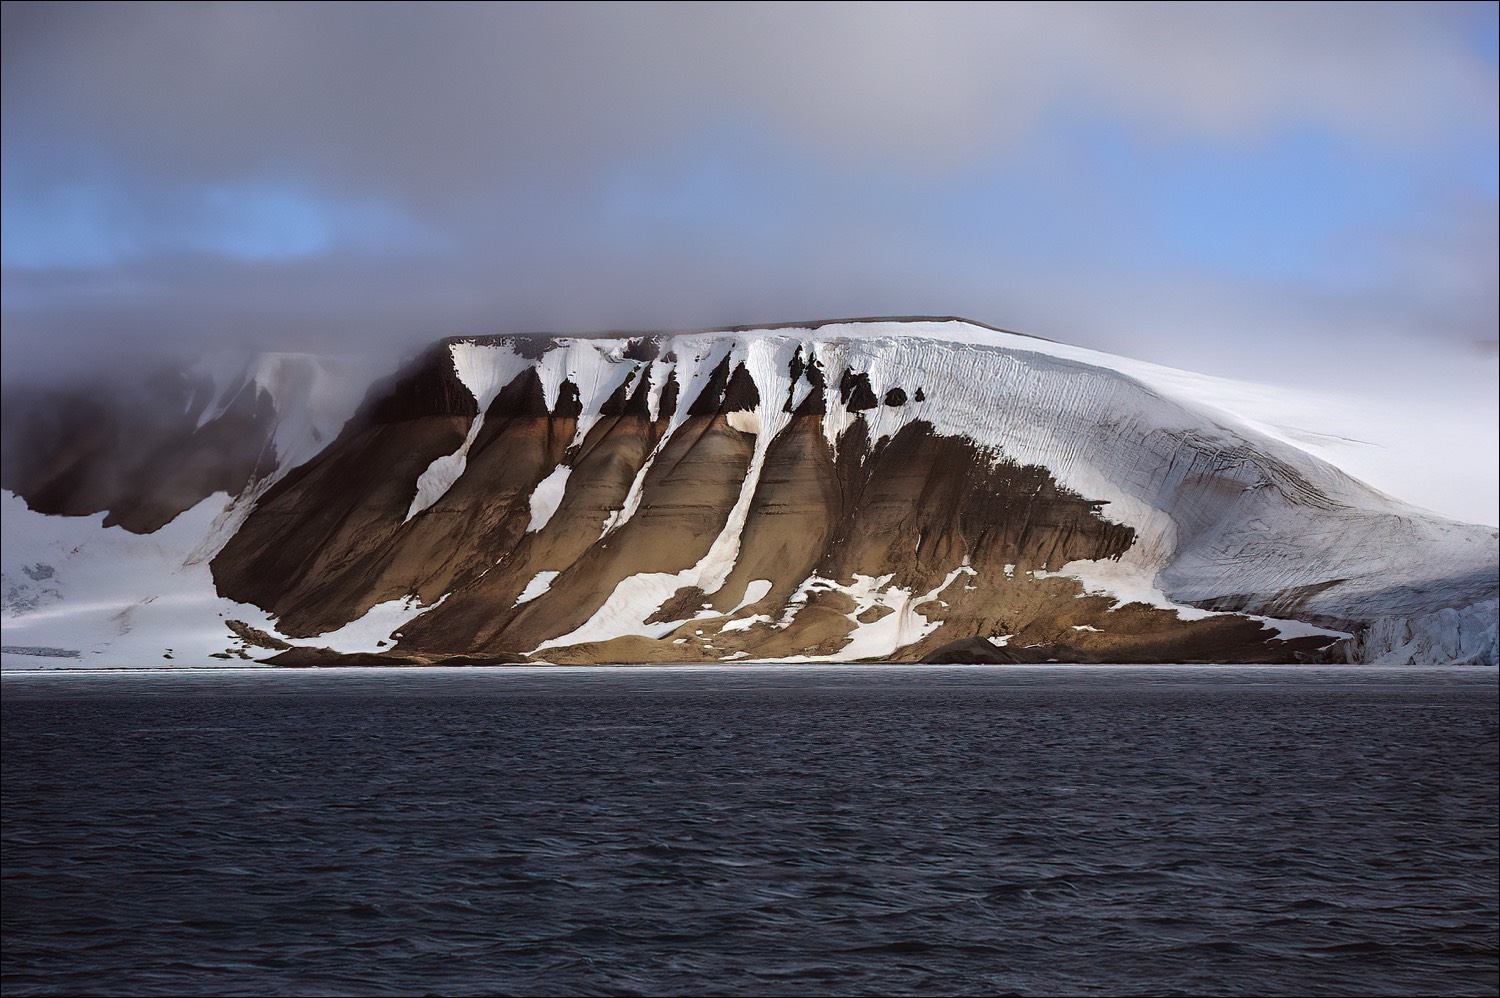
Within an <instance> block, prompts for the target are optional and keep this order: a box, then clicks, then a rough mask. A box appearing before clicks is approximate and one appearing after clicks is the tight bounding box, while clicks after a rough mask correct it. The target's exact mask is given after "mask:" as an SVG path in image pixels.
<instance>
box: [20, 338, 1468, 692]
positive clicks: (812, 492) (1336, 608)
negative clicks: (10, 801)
mask: <svg viewBox="0 0 1500 998" xmlns="http://www.w3.org/2000/svg"><path fill="white" fill-rule="evenodd" d="M1120 366H1121V365H1114V366H1112V365H1110V364H1109V363H1108V362H1107V359H1105V358H1102V355H1097V354H1089V353H1088V352H1087V351H1078V350H1072V349H1070V348H1067V347H1062V346H1060V345H1057V344H1051V343H1048V342H1046V341H1040V340H1035V339H1032V338H1027V337H1021V336H1016V335H1014V334H1004V333H1000V332H998V331H992V330H984V329H981V328H977V327H974V326H972V325H969V324H964V323H957V322H940V323H925V324H924V323H846V324H833V325H828V326H824V327H820V328H811V327H801V328H786V329H768V330H731V331H720V332H710V333H700V334H682V335H673V336H659V337H618V338H553V339H532V338H511V337H492V338H478V339H475V338H468V339H454V340H449V341H445V342H443V343H441V344H438V345H436V346H435V347H434V348H432V349H431V350H429V351H427V352H426V353H424V354H423V355H421V356H420V357H418V358H417V359H416V360H414V361H413V362H412V363H411V364H410V365H408V366H407V368H406V369H404V370H403V371H401V372H400V373H398V374H397V375H396V376H394V377H393V378H391V379H388V380H387V381H385V382H382V383H380V384H377V385H376V386H375V387H373V388H372V389H370V391H369V393H368V394H367V396H366V398H365V401H364V402H363V404H362V405H361V406H360V408H359V409H358V411H357V412H355V414H354V415H353V417H352V418H350V419H349V420H348V421H347V423H345V424H344V425H343V428H342V431H341V432H340V433H339V434H338V435H337V437H336V438H335V439H331V441H328V442H325V443H320V444H319V446H318V447H316V448H307V450H308V452H309V453H311V456H310V458H309V459H307V460H306V461H305V462H303V463H295V466H293V464H294V462H292V461H290V460H278V459H277V458H276V456H275V455H274V454H272V456H271V457H270V458H268V459H267V458H265V457H264V455H265V454H266V453H267V447H268V446H271V447H274V438H275V432H276V429H275V428H276V427H278V426H280V425H281V423H280V422H278V420H284V419H285V418H287V417H286V412H285V407H283V408H282V409H281V410H278V409H277V406H276V405H275V404H274V403H275V398H274V397H273V396H271V395H270V394H265V395H253V396H252V397H253V398H259V399H261V400H262V401H261V402H259V403H243V402H231V403H230V404H227V405H225V404H223V403H222V402H221V403H220V404H219V408H218V411H217V412H216V414H215V416H214V418H212V419H205V418H204V417H203V416H202V415H201V414H200V415H198V416H197V417H196V418H195V428H194V430H193V433H191V434H189V435H188V436H187V437H186V439H187V440H188V441H189V443H188V444H187V445H183V444H180V443H174V444H173V446H174V447H176V448H177V449H176V450H171V451H169V454H170V455H173V456H169V457H167V458H158V459H157V460H159V461H164V462H165V465H164V466H165V467H166V468H167V469H168V472H170V471H172V470H175V469H176V468H177V467H178V466H179V465H181V466H193V465H192V461H191V460H190V457H177V455H184V454H185V455H191V454H193V453H197V452H196V451H194V450H193V446H195V444H194V443H193V442H194V441H195V440H196V439H199V438H201V442H202V444H201V445H202V446H203V447H204V448H206V449H207V451H208V452H209V453H212V454H217V455H219V457H220V459H221V460H220V461H219V462H218V464H217V465H215V464H214V462H213V461H209V462H208V464H210V465H214V467H215V468H216V469H217V470H216V471H215V472H214V473H215V474H219V475H220V478H223V479H224V481H223V483H222V484H219V485H217V486H215V487H217V488H222V489H223V491H225V492H228V493H229V494H230V495H232V496H233V495H239V496H241V499H240V500H239V502H238V504H237V506H236V509H237V513H238V516H239V517H243V519H242V521H239V520H238V519H236V525H235V526H234V527H233V529H226V530H224V531H223V536H222V537H221V538H220V541H219V545H221V546H216V548H217V555H216V556H214V557H213V559H212V563H211V565H212V578H213V583H214V586H215V587H216V590H217V593H216V596H217V597H219V598H221V599H225V600H230V601H234V602H235V603H236V604H239V605H243V606H248V607H250V608H257V609H258V611H259V612H261V613H263V615H264V616H263V618H262V619H261V620H259V621H258V622H257V624H256V626H257V627H260V625H261V624H264V625H265V627H266V628H267V629H268V630H267V631H265V632H262V631H256V633H267V634H268V637H271V638H272V639H273V640H277V641H280V640H283V639H285V640H289V641H291V642H292V643H293V644H294V645H297V646H300V647H294V648H293V649H292V650H291V651H288V652H284V653H283V654H284V655H285V656H286V657H287V659H288V660H292V661H309V660H321V659H320V658H319V656H320V655H321V654H322V653H317V652H310V651H308V649H309V648H316V647H319V646H320V645H323V644H327V645H333V646H338V645H339V642H340V641H347V640H351V639H352V637H351V636H353V635H355V634H359V635H363V636H364V638H363V639H364V640H365V641H366V645H365V646H362V647H360V648H358V649H355V648H353V647H352V646H348V645H347V644H346V645H345V646H344V647H343V650H346V651H352V650H360V651H365V652H377V651H378V652H380V653H382V654H383V655H385V656H386V658H385V660H387V661H411V662H439V661H476V660H477V661H527V660H529V661H550V662H673V661H680V662H702V661H726V660H727V661H735V660H743V659H774V660H792V661H798V660H814V661H821V660H827V661H855V660H883V661H920V660H924V659H931V660H949V661H953V660H964V661H981V660H988V661H1025V660H1047V659H1059V660H1069V661H1121V662H1149V661H1291V660H1298V659H1304V658H1316V657H1326V656H1335V657H1337V656H1345V657H1348V656H1351V655H1352V656H1353V657H1355V658H1358V659H1362V660H1374V659H1381V658H1389V657H1390V656H1391V655H1392V654H1395V653H1397V652H1399V651H1400V650H1401V649H1406V652H1407V653H1408V654H1407V658H1408V659H1416V658H1423V657H1426V658H1437V657H1441V655H1442V654H1443V653H1442V652H1441V649H1442V648H1444V647H1446V645H1444V643H1443V642H1444V641H1445V640H1446V641H1447V642H1448V644H1452V645H1453V647H1454V648H1461V649H1462V650H1463V652H1464V656H1467V657H1468V658H1470V659H1473V660H1480V661H1482V660H1485V658H1486V656H1487V657H1488V659H1489V660H1491V661H1493V659H1494V655H1495V652H1494V647H1495V640H1494V628H1493V627H1490V629H1489V631H1488V639H1487V640H1488V644H1487V645H1486V643H1485V642H1486V638H1485V636H1484V628H1483V626H1482V625H1483V623H1484V620H1483V619H1481V618H1483V616H1484V615H1483V613H1480V612H1479V610H1475V609H1474V608H1475V607H1479V608H1481V609H1482V608H1483V607H1484V606H1485V605H1486V602H1485V601H1492V600H1494V599H1495V595H1496V579H1495V565H1496V562H1497V539H1496V532H1495V531H1493V530H1490V529H1487V528H1480V527H1471V526H1467V525H1463V524H1457V523H1453V522H1451V521H1447V520H1444V519H1442V518H1440V517H1437V516H1435V515H1432V514H1427V513H1423V512H1421V511H1418V510H1415V509H1412V508H1410V507H1407V506H1405V505H1403V504H1401V503H1398V502H1396V501H1395V500H1392V499H1390V498H1388V497H1386V496H1384V495H1381V494H1380V493H1378V492H1375V491H1374V490H1372V489H1370V488H1368V487H1366V486H1363V485H1361V484H1360V483H1358V482H1356V481H1354V480H1352V479H1350V478H1348V477H1347V476H1345V475H1344V474H1342V473H1341V472H1340V471H1338V469H1336V468H1334V467H1332V466H1330V465H1328V464H1325V463H1323V462H1322V461H1319V460H1318V459H1316V458H1314V457H1312V456H1311V455H1310V454H1308V453H1306V452H1304V451H1302V450H1299V449H1298V448H1296V447H1292V446H1290V445H1288V444H1286V443H1284V442H1281V441H1278V440H1274V439H1271V438H1268V437H1266V436H1264V435H1261V434H1259V433H1257V432H1256V431H1255V430H1253V429H1251V428H1250V427H1249V426H1247V425H1244V424H1241V423H1238V422H1237V421H1236V420H1234V419H1233V418H1232V417H1231V416H1229V415H1227V414H1226V413H1224V412H1221V411H1216V410H1214V409H1212V408H1208V407H1205V406H1204V405H1203V404H1202V402H1201V399H1184V398H1182V397H1180V394H1179V395H1176V396H1174V393H1173V392H1172V391H1171V385H1170V383H1168V382H1163V383H1160V384H1153V383H1151V381H1150V379H1149V378H1144V379H1143V378H1141V377H1139V376H1134V375H1133V374H1128V373H1125V371H1124V370H1121V369H1117V368H1118V367H1120ZM243 394H244V393H243V392H242V393H241V395H243ZM255 404H259V405H261V406H263V409H262V410H256V409H255V408H254V405H255ZM235 405H239V406H241V408H242V409H244V410H245V411H244V412H241V411H240V410H239V409H235V408H234V406H235ZM264 407H269V408H264ZM189 411H190V407H189ZM257 413H258V414H257ZM215 420H218V421H219V422H220V423H223V424H224V425H225V426H226V427H228V426H238V424H236V423H233V422H232V421H233V420H240V421H242V422H244V423H245V424H246V426H245V427H244V428H241V429H239V430H236V431H235V432H230V431H229V430H227V429H226V430H225V431H224V432H225V433H226V434H227V436H228V438H229V439H230V440H232V441H234V442H235V443H233V444H230V445H224V446H222V447H221V446H219V445H217V444H213V443H209V442H208V439H209V438H208V436H207V435H205V434H204V430H205V428H212V427H214V426H215V425H216V424H215ZM7 421H9V417H7ZM267 427H269V428H270V430H269V431H268V430H267V429H265V428H267ZM214 432H218V431H214ZM268 433H269V436H268ZM195 435H196V437H195ZM173 439H174V440H175V439H176V438H173ZM244 441H256V445H255V446H256V448H258V449H257V450H256V453H258V454H261V455H262V459H261V460H262V462H263V463H261V464H257V465H253V466H250V467H248V469H247V468H245V467H242V465H244V464H245V461H244V460H243V459H242V455H243V454H245V453H248V452H249V451H250V450H251V446H250V444H249V443H245V442H244ZM268 441H272V442H271V443H269V444H268ZM184 448H185V449H184ZM289 449H290V448H289ZM299 456H300V455H299ZM75 463H76V464H77V465H78V466H80V467H84V468H87V467H89V466H90V464H89V462H88V461H87V460H84V459H82V458H80V459H79V460H78V461H76V462H75ZM220 465H222V467H219V466H220ZM226 468H227V469H230V471H225V470H224V469H226ZM168 472H164V473H163V474H161V475H157V474H148V475H145V476H144V477H145V479H146V480H149V481H151V482H157V481H162V480H166V475H167V474H168ZM195 475H196V477H194V478H193V479H192V480H193V481H194V482H195V483H198V484H195V485H194V487H192V488H185V487H178V486H174V487H173V488H172V489H171V490H169V491H170V492H171V494H172V495H174V496H176V497H177V498H175V499H174V500H173V502H172V503H166V504H163V503H159V502H158V503H156V504H155V505H153V504H152V503H151V502H143V501H141V500H139V499H137V498H134V497H135V496H137V494H138V493H140V492H141V490H136V491H135V492H130V491H129V490H126V493H123V494H127V495H128V496H130V497H131V498H130V499H129V500H128V501H127V500H125V499H121V500H118V502H119V506H120V510H124V511H125V512H121V511H117V510H116V509H115V507H114V506H109V507H107V508H109V509H111V513H110V516H111V517H114V518H116V519H118V520H120V521H121V522H124V523H126V525H127V526H132V527H134V528H139V529H145V530H149V529H152V525H153V523H155V521H156V520H158V519H160V518H161V517H162V516H163V515H164V514H165V513H167V512H170V510H171V508H172V507H173V506H174V505H175V506H179V507H182V508H186V505H192V502H194V501H196V500H195V499H194V497H195V496H198V498H201V496H199V495H198V494H199V493H200V492H202V491H203V489H204V488H205V487H208V485H207V484H203V483H216V482H219V481H220V478H214V477H213V475H212V474H207V473H204V474H198V473H195ZM179 477H180V476H179ZM7 478H8V480H7V483H6V484H7V487H8V488H12V489H13V490H14V491H16V492H18V493H20V494H21V495H23V496H25V497H26V498H27V499H28V501H30V502H31V505H32V506H33V507H34V508H36V509H40V510H42V511H44V512H46V511H57V512H92V511H94V510H97V509H101V508H106V506H105V503H104V500H105V499H108V496H107V495H104V496H103V498H102V499H101V498H100V496H99V495H96V494H94V493H89V492H88V490H79V491H78V494H79V495H90V496H93V497H92V498H90V499H89V500H88V501H82V500H77V499H74V500H72V501H74V502H75V506H79V507H80V508H74V507H67V506H66V502H63V501H62V500H58V499H56V498H53V497H55V496H56V495H58V494H59V493H61V494H64V495H67V494H69V493H68V489H67V488H64V487H61V486H58V485H57V482H58V476H56V475H51V476H49V475H47V474H42V473H40V472H38V471H36V470H34V469H30V470H28V472H27V474H25V475H21V474H16V475H11V474H8V476H7ZM231 479H232V480H231ZM242 480H243V484H241V481H242ZM13 483H14V484H13ZM38 483H41V484H38ZM250 483H255V485H254V487H253V488H252V487H251V485H250ZM159 492H160V489H157V491H156V492H152V491H151V490H149V489H148V490H146V492H145V494H147V495H151V496H155V495H157V494H158V493H159ZM49 503H50V505H49ZM59 503H61V505H59ZM184 503H186V505H184ZM142 510H151V511H152V512H151V513H150V515H145V514H144V513H143V512H142ZM178 511H180V510H178ZM127 517H128V519H127ZM169 518H170V517H169ZM1445 612H1446V613H1448V614H1449V617H1444V616H1443V614H1444V613H1445ZM1476 613H1477V614H1479V616H1478V617H1477V618H1476V616H1475V615H1476ZM1491 615H1492V611H1491ZM245 616H250V615H249V614H245ZM1450 618H1451V619H1452V620H1454V621H1459V620H1461V621H1462V628H1463V631H1462V635H1460V636H1456V637H1452V638H1451V639H1450V638H1447V637H1444V636H1441V635H1439V636H1436V637H1433V638H1432V639H1431V640H1426V639H1420V640H1419V638H1415V637H1413V634H1417V635H1426V634H1428V632H1430V631H1432V630H1433V629H1434V628H1436V629H1437V630H1442V627H1443V621H1445V620H1449V619H1450ZM1407 621H1409V622H1411V624H1410V625H1409V626H1408V625H1406V624H1403V622H1407ZM237 623H239V622H237ZM1458 626H1459V625H1458V624H1456V623H1455V625H1454V627H1455V628H1458ZM248 627H249V625H248V624H243V623H241V624H240V629H237V630H235V631H234V633H235V634H240V635H243V634H244V633H248V632H249V631H247V630H245V628H248ZM252 630H253V629H252ZM1455 634H1457V632H1456V631H1455ZM330 635H333V636H335V638H330ZM375 635H379V637H378V640H373V641H371V640H369V639H370V638H371V637H372V636H375ZM1347 635H1355V637H1354V639H1352V640H1343V639H1344V638H1345V637H1346V636H1347ZM1413 649H1417V650H1415V651H1413ZM1421 649H1426V650H1421ZM1461 657H1463V656H1461Z"/></svg>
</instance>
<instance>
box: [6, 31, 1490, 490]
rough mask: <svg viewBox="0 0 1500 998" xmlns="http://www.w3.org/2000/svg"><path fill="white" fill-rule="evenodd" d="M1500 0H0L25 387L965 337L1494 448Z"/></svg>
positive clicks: (16, 344) (18, 340) (9, 259)
mask: <svg viewBox="0 0 1500 998" xmlns="http://www.w3.org/2000/svg"><path fill="white" fill-rule="evenodd" d="M1496 10H1497V7H1496V5H1495V4H1493V3H1480V4H1428V3H1421V4H1412V5H1405V4H1375V5H1362V4H1355V3H1330V4H1311V5H1302V4H1271V5H1256V4H1249V5H1240V4H1228V3H1222V4H1221V3H1214V4H1204V5H1193V4H1185V3H1167V4H1160V5H1158V4H1150V3H1136V4H1101V5H1089V4H1079V5H1072V4H1048V5H1034V6H1033V5H1024V4H1003V5H1002V4H995V5H988V4H968V3H962V4H955V5H945V4H872V5H861V4H844V3H840V4H830V5H822V4H796V5H780V4H765V3H758V4H752V5H734V4H724V5H718V4H714V5H708V4H649V5H626V4H615V3H607V4H598V5H592V4H577V5H563V4H542V5H535V6H532V5H525V4H505V5H493V6H490V5H455V6H444V5H440V4H410V5H405V4H399V3H384V4H376V5H369V6H365V5H361V4H326V5H323V4H272V3H256V4H246V5H240V4H215V3H193V4H186V3H180V4H179V3H174V4H167V5H153V4H129V3H121V4H107V5H92V4H51V3H43V4H28V3H6V4H5V5H4V13H3V62H0V73H3V91H0V100H3V150H0V151H3V171H0V180H3V183H0V187H3V191H0V202H3V203H0V225H3V232H0V281H3V360H4V371H5V377H6V379H7V380H11V379H14V378H16V377H32V376H42V375H44V374H54V373H56V372H59V371H68V370H73V369H76V368H80V367H85V366H89V365H94V366H98V365H102V364H114V363H117V362H119V361H120V360H121V359H123V358H128V357H131V356H134V355H137V354H141V353H144V352H146V351H148V350H151V349H155V348H158V347H161V346H172V347H179V346H181V347H187V348H190V349H193V350H204V349H217V348H219V347H222V346H224V345H226V344H243V343H249V344H254V345H257V346H264V347H266V348H272V349H316V350H327V351H339V352H346V351H350V350H366V349H368V350H385V351H391V352H392V353H400V352H402V351H409V350H412V349H414V348H415V347H417V346H418V345H420V344H423V343H425V342H428V341H430V340H432V339H435V338H437V337H440V336H445V335H454V334H468V333H492V332H518V331H555V332H574V331H587V330H601V329H682V328H703V327H711V326H716V325H731V324H753V323H758V322H765V323H773V322H785V321H793V320H800V319H818V318H832V317H840V316H866V315H961V316H965V317H968V318H972V319H975V320H978V321H980V322H984V323H989V324H992V325H996V326H1001V327H1004V328H1009V329H1016V330H1021V331H1025V332H1030V333H1034V334H1038V335H1042V336H1047V337H1050V338H1053V339H1058V340H1062V341H1064V342H1069V343H1074V344H1078V345H1081V346H1086V347H1092V348H1095V349H1100V350H1105V351H1108V352H1112V353H1118V354H1124V355H1127V356H1130V357H1136V358H1140V359H1144V360H1149V361H1155V362H1158V363H1163V364H1168V365H1171V366H1175V367H1182V368H1186V369H1189V370H1196V371H1202V372H1206V373H1211V374H1218V375H1224V376H1228V377H1241V378H1248V379H1252V380H1257V381H1265V382H1270V383H1274V384H1279V385H1285V386H1289V387H1293V388H1298V389H1308V390H1313V391H1327V392H1339V393H1346V394H1352V395H1357V396H1359V397H1360V398H1363V399H1365V400H1366V401H1369V402H1372V403H1373V404H1377V405H1379V406H1380V407H1381V408H1382V410H1383V411H1384V412H1385V413H1386V414H1387V415H1388V416H1389V417H1390V418H1393V419H1394V418H1399V419H1401V420H1408V421H1410V422H1411V423H1412V425H1413V426H1416V427H1419V428H1420V429H1421V430H1422V433H1425V434H1428V435H1437V436H1441V437H1443V438H1444V439H1445V440H1448V441H1450V443H1451V442H1452V441H1459V442H1463V443H1465V446H1468V445H1469V443H1472V446H1473V449H1474V450H1476V451H1483V450H1489V451H1492V452H1493V451H1495V450H1496V447H1495V444H1496V441H1497V436H1500V431H1497V429H1496V426H1497V425H1500V404H1497V396H1500V389H1497V367H1500V361H1497V345H1496V341H1497V323H1500V291H1497V276H1496V274H1497V269H1500V251H1497V243H1500V234H1497V232H1500V230H1497V210H1500V202H1497V124H1496V122H1497V118H1500V100H1497V89H1500V87H1497V79H1500V69H1497V43H1496V37H1497V18H1496ZM1486 460H1488V459H1486ZM1494 468H1495V465H1494V463H1493V462H1490V463H1488V464H1484V466H1483V467H1482V468H1480V470H1479V472H1478V473H1477V481H1478V486H1477V487H1480V488H1481V491H1483V490H1484V489H1488V491H1487V492H1484V493H1483V495H1482V496H1481V501H1480V507H1481V508H1483V507H1492V506H1493V504H1494V500H1493V498H1492V496H1493V495H1494V493H1495V488H1494V487H1493V486H1491V485H1488V484H1487V483H1488V482H1489V481H1490V480H1491V479H1493V478H1495V477H1496V473H1495V471H1494ZM1488 519H1491V520H1493V519H1494V514H1490V515H1489V517H1488Z"/></svg>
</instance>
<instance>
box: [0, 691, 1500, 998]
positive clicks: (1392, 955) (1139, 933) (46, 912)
mask: <svg viewBox="0 0 1500 998" xmlns="http://www.w3.org/2000/svg"><path fill="white" fill-rule="evenodd" d="M3 691H4V697H3V707H4V718H3V720H4V727H3V738H4V780H3V826H4V827H3V833H4V841H3V931H4V936H3V939H4V942H3V956H4V959H3V964H4V966H3V986H4V992H5V994H7V995H23V994H77V993H106V994H198V993H207V994H264V993H270V994H326V995H343V994H351V995H353V994H580V993H582V994H692V993H701V992H710V993H717V994H801V993H809V992H811V993H816V994H872V993H878V994H892V993H895V994H899V993H922V994H979V993H983V994H1007V993H1010V994H1108V995H1115V994H1121V995H1123V994H1141V995H1148V994H1149V995H1159V994H1308V993H1312V994H1420V993H1423V992H1436V993H1439V994H1496V993H1497V988H1500V975H1497V924H1500V912H1497V906H1500V900H1497V894H1500V880H1497V875H1500V871H1497V852H1500V850H1497V804H1500V801H1497V752H1500V749H1497V676H1496V673H1495V672H1494V671H1469V670H1446V671H1443V670H1426V671H1399V672H1395V671H1357V670H1348V669H1344V670H1339V669H1271V668H1260V669H1241V668H1184V669H1171V668H1156V669H1096V668H1071V669H1070V668H1055V667H1054V668H1015V667H999V668H939V667H931V668H924V669H907V668H886V669H879V668H874V669H872V668H859V669H846V670H839V669H831V668H819V669H808V668H791V669H785V670H782V671H775V670H771V669H747V670H718V671H708V670H693V671H664V670H649V671H642V670H624V669H617V670H559V671H552V672H537V671H505V670H454V671H448V670H443V671H438V672H425V673H421V672H419V673H413V672H409V671H405V670H401V671H389V672H377V673H372V672H367V671H362V670H360V671H329V672H316V673H309V672H275V673H262V674H245V673H234V674H224V675H216V676H204V675H197V674H195V675H151V676H99V677H77V676H73V677H66V678H63V677H56V676H33V677H24V676H21V677H18V676H15V675H13V674H12V675H7V676H6V678H5V679H4V682H3Z"/></svg>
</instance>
